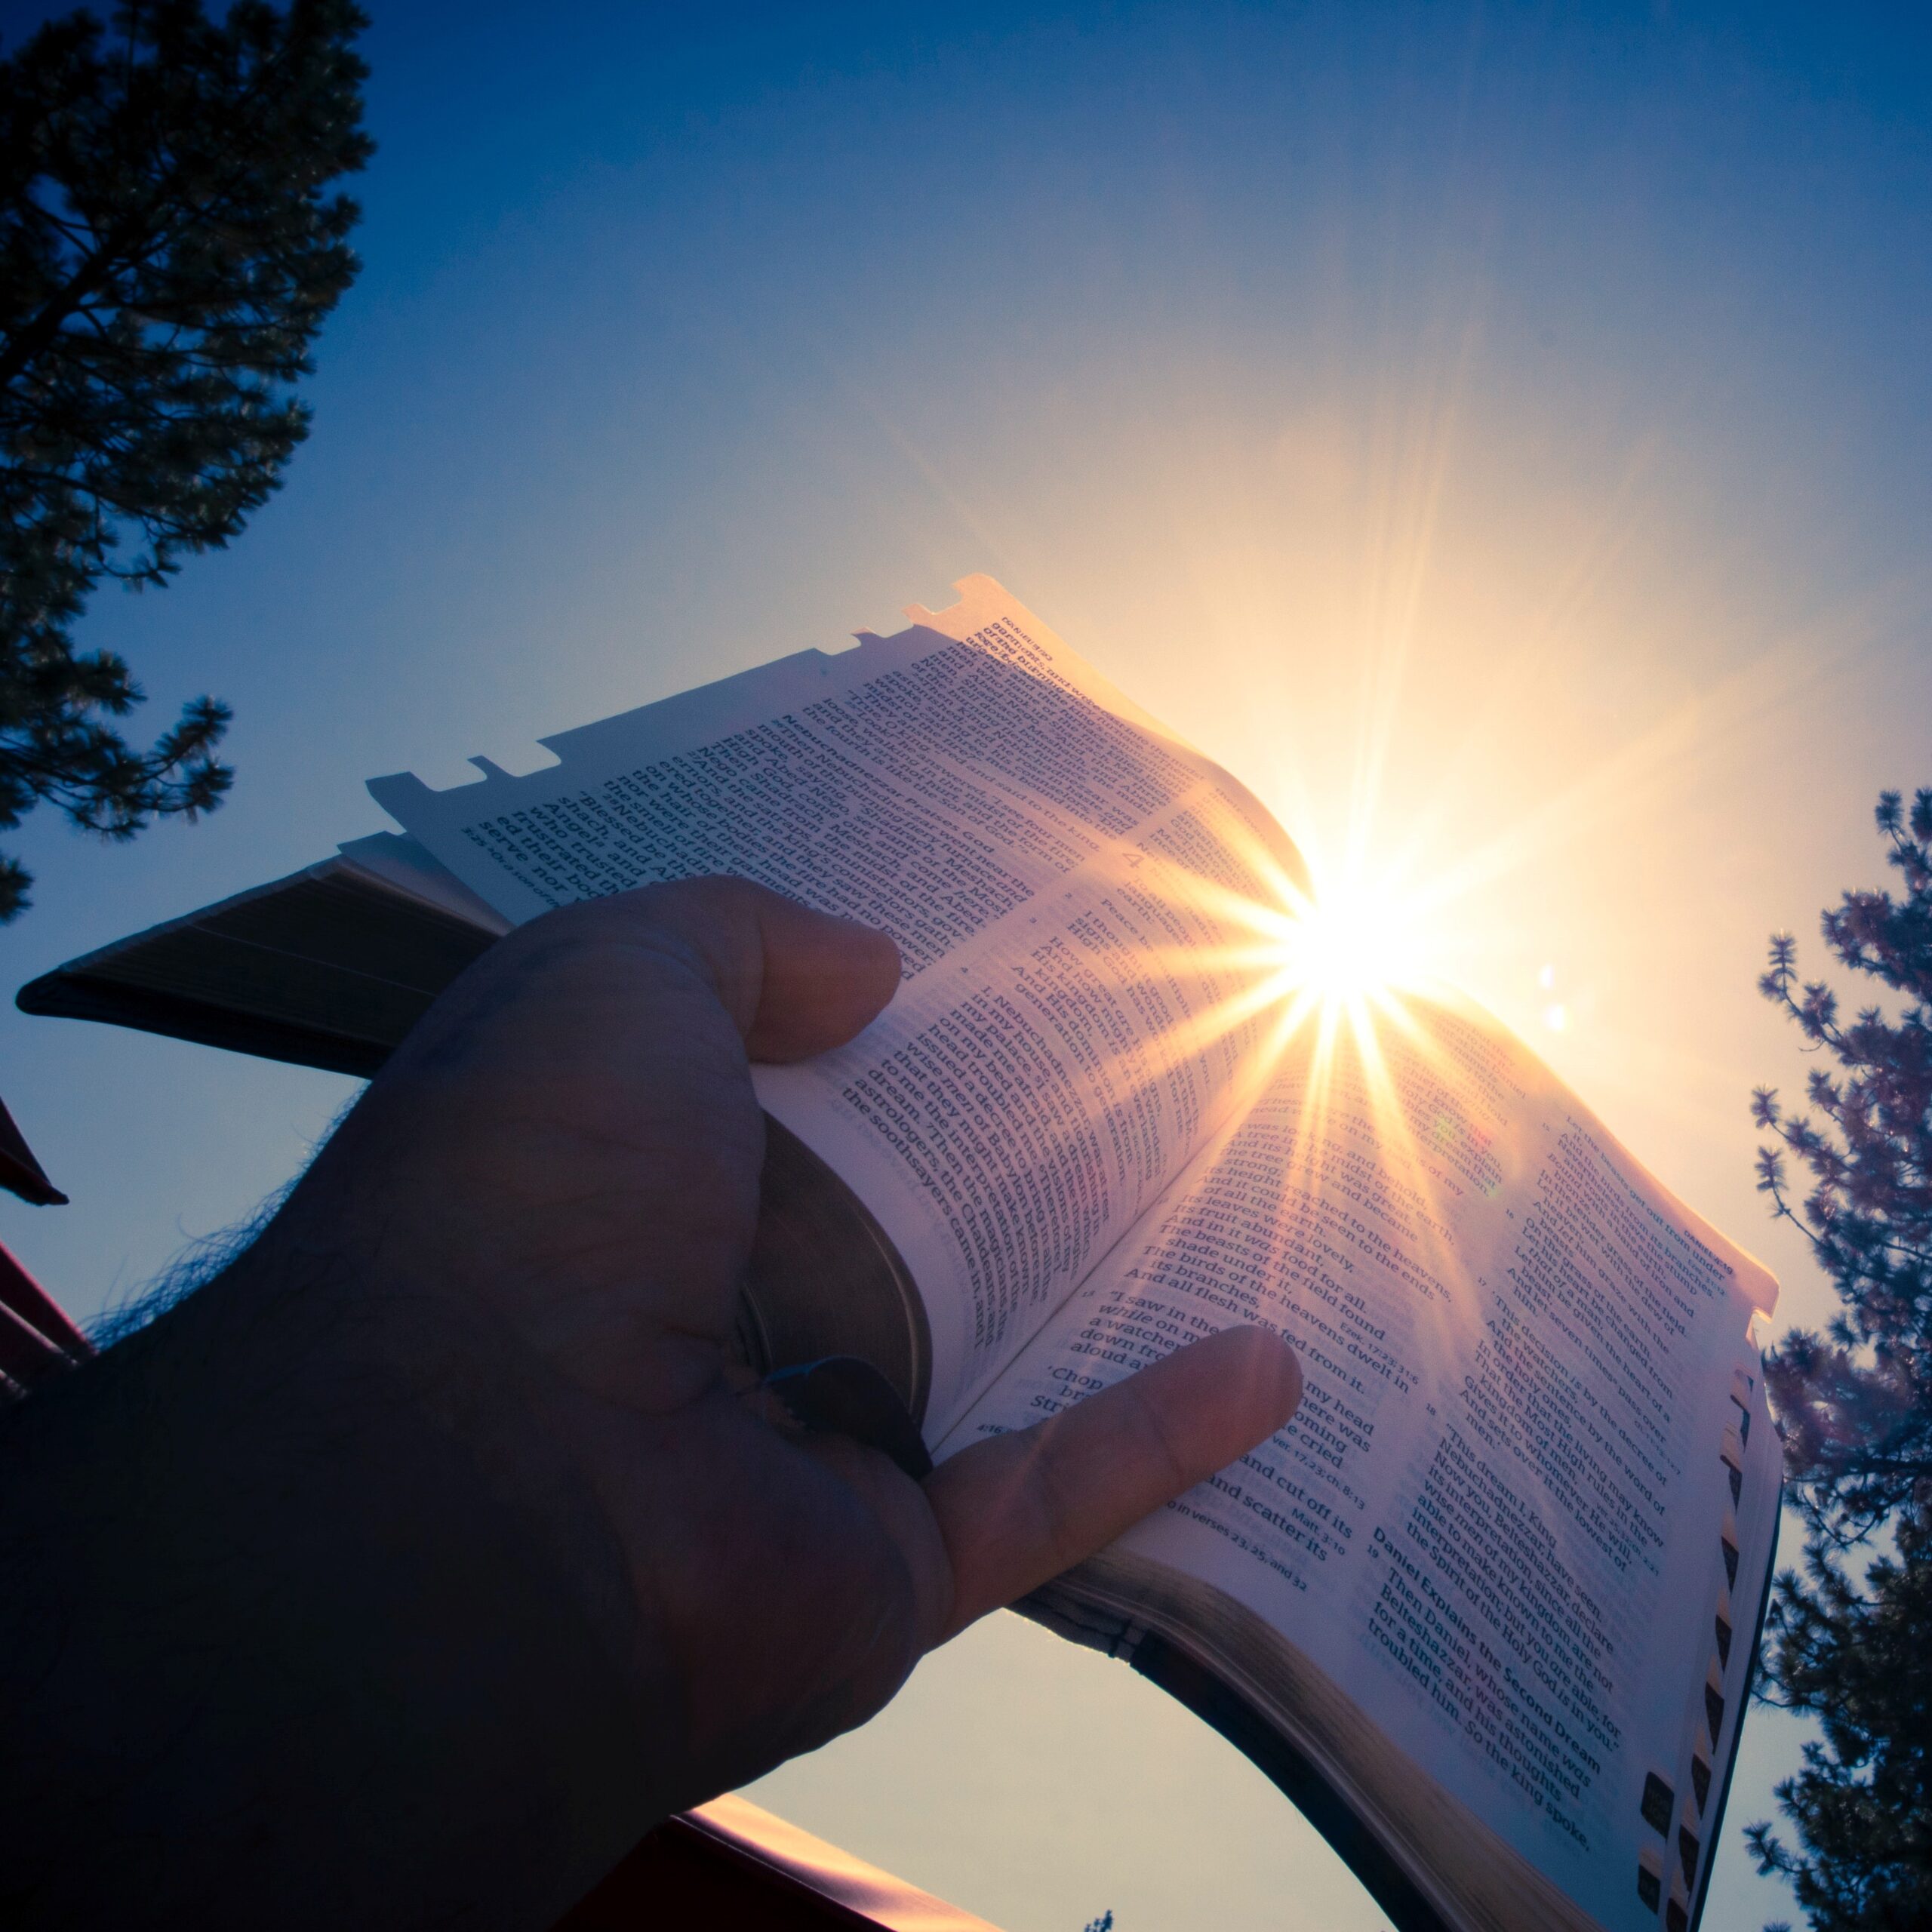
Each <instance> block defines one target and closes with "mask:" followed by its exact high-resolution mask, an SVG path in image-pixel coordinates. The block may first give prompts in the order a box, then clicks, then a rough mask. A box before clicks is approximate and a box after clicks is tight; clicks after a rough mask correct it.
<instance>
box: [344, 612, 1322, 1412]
mask: <svg viewBox="0 0 1932 1932" xmlns="http://www.w3.org/2000/svg"><path fill="white" fill-rule="evenodd" d="M959 587H960V589H961V592H962V595H961V601H960V602H959V603H958V605H955V606H954V607H952V608H951V609H949V610H948V611H943V612H940V613H937V614H934V613H932V612H929V611H919V610H916V609H915V611H913V612H912V613H911V614H912V616H913V617H915V620H916V621H915V624H914V626H913V628H912V629H909V630H907V631H905V632H901V633H900V635H897V636H896V637H893V638H866V640H864V641H863V642H862V643H861V644H860V646H859V647H858V648H857V649H856V650H854V651H848V652H846V653H844V654H842V655H839V656H835V657H829V656H826V655H825V654H822V653H819V652H816V651H808V652H803V653H801V654H798V655H797V656H795V657H790V658H786V659H784V660H781V661H780V662H779V663H776V664H774V665H771V666H766V667H765V668H764V669H763V670H761V671H755V672H746V673H745V674H743V675H742V676H740V677H737V678H729V679H726V680H724V681H723V682H721V683H720V684H718V685H710V686H707V687H706V688H704V689H703V690H702V691H693V692H688V693H686V694H684V695H683V696H682V697H677V698H672V699H669V700H666V701H665V702H663V703H660V704H657V705H652V706H646V707H645V709H642V710H641V711H637V712H630V713H627V714H626V715H623V716H622V717H618V718H608V719H606V720H605V721H602V722H601V723H599V724H592V725H589V726H587V727H586V728H583V729H582V730H580V731H571V732H567V733H565V734H562V735H561V736H559V737H553V738H549V739H546V740H544V743H546V745H547V746H549V748H550V749H551V750H552V751H553V752H555V754H556V755H557V758H558V762H557V764H555V765H553V766H552V767H550V768H547V769H546V770H543V771H537V772H534V773H531V774H529V775H528V776H527V777H512V776H510V775H509V774H507V773H505V772H503V771H500V769H498V768H496V767H495V766H493V765H491V764H490V763H489V762H488V761H487V760H481V759H479V760H477V761H476V762H477V763H478V764H479V765H480V766H481V768H482V769H483V771H484V774H485V776H484V778H483V780H482V782H481V783H477V784H472V785H466V786H457V787H456V788H454V789H451V790H448V791H442V792H435V791H432V790H431V789H429V788H428V787H427V786H424V785H423V784H422V783H420V781H419V780H415V779H414V778H411V777H398V778H388V779H380V780H374V781H373V782H372V783H371V786H370V789H371V792H373V793H374V795H375V797H376V798H377V801H378V802H379V803H380V804H383V806H384V807H385V808H386V809H388V810H389V811H390V812H392V814H394V815H395V817H396V818H398V820H400V821H401V823H402V824H403V825H404V826H405V828H406V829H407V830H408V832H410V834H411V835H412V836H413V837H414V838H415V839H416V840H417V841H419V842H420V845H421V846H422V847H423V848H425V849H426V851H428V852H429V854H431V855H432V857H433V858H434V859H435V860H437V861H438V862H439V863H441V865H443V866H446V867H448V869H449V870H450V871H451V872H452V873H454V875H456V876H457V878H458V879H460V881H462V882H463V884H464V885H465V886H466V887H467V888H469V890H471V891H474V892H475V893H476V894H478V895H479V896H480V897H481V898H482V899H483V900H485V901H486V902H487V903H488V904H489V905H491V906H494V907H495V908H496V909H497V910H498V911H499V912H501V913H502V914H503V915H505V916H506V918H509V919H510V920H512V921H521V920H524V919H527V918H532V917H534V916H536V915H537V914H539V913H540V912H543V911H545V910H546V909H548V908H549V907H552V906H560V905H564V904H568V903H571V902H572V901H574V900H583V899H588V898H594V897H599V896H601V895H602V894H607V893H611V892H616V891H621V890H623V889H624V888H627V887H630V886H635V885H639V884H645V883H647V882H648V881H655V880H663V879H672V878H685V877H691V876H695V875H703V874H708V873H719V872H735V873H738V874H740V875H743V876H745V877H747V878H752V879H755V880H757V881H759V882H760V883H761V884H765V885H768V886H770V887H771V888H774V889H775V890H777V891H780V892H783V893H786V894H789V896H791V897H794V898H796V899H798V900H803V901H804V903H807V904H809V905H812V906H817V907H820V908H821V909H823V910H826V911H828V912H838V913H841V914H844V915H848V916H849V917H851V918H860V919H864V920H866V921H869V922H871V923H872V924H878V925H881V926H883V927H884V928H885V929H886V930H887V931H889V932H890V933H891V934H892V935H893V937H894V939H895V940H897V942H898V943H899V946H900V953H901V955H902V958H903V964H904V976H905V977H904V980H903V984H902V986H901V989H900V992H899V995H898V996H897V998H896V999H895V1000H894V1002H893V1004H892V1005H891V1008H889V1009H888V1011H887V1012H886V1013H885V1014H884V1015H882V1016H881V1018H880V1019H879V1020H878V1021H877V1022H875V1024H874V1025H873V1026H872V1027H870V1028H869V1029H868V1030H867V1031H866V1033H865V1034H864V1035H863V1036H862V1037H861V1038H860V1039H859V1040H857V1041H855V1042H854V1043H853V1044H851V1046H850V1047H848V1048H845V1049H844V1050H843V1051H841V1052H838V1053H836V1054H829V1055H826V1056H825V1057H823V1058H822V1059H820V1060H817V1061H815V1062H814V1063H811V1064H809V1065H807V1066H797V1067H782V1068H780V1067H768V1068H760V1069H757V1070H756V1072H755V1081H756V1084H757V1087H758V1095H759V1098H760V1100H761V1102H762V1103H763V1104H764V1106H765V1108H766V1109H767V1110H768V1112H770V1113H771V1114H772V1115H774V1117H775V1118H777V1119H779V1120H780V1121H783V1123H784V1124H786V1126H787V1127H788V1128H790V1129H791V1130H792V1131H793V1132H794V1133H795V1134H797V1135H798V1137H800V1138H801V1140H804V1142H805V1143H807V1145H808V1146H810V1147H811V1148H812V1149H813V1150H814V1152H817V1153H818V1154H819V1155H821V1156H822V1157H823V1158H824V1159H826V1161H829V1163H830V1164H831V1165H832V1168H834V1169H835V1170H836V1171H837V1172H838V1174H841V1176H842V1177H844V1180H846V1181H847V1182H848V1183H849V1184H850V1185H851V1186H852V1187H853V1188H854V1190H855V1191H856V1192H858V1194H859V1195H860V1197H861V1198H863V1200H864V1201H865V1203H866V1206H867V1207H869V1209H870V1210H871V1211H872V1214H874V1215H875V1217H877V1218H878V1221H879V1222H880V1223H881V1226H883V1227H884V1229H885V1231H886V1232H887V1233H888V1235H890V1237H891V1239H892V1241H893V1242H894V1244H895V1245H896V1246H897V1248H898V1250H899V1251H900V1254H901V1256H902V1257H903V1259H904V1260H905V1261H906V1264H907V1266H909V1269H910V1270H911V1271H912V1275H913V1277H914V1278H915V1280H916V1281H917V1282H918V1284H919V1287H920V1291H921V1296H922V1298H923V1299H924V1302H925V1303H926V1306H927V1311H928V1319H929V1321H930V1324H931V1332H932V1338H933V1356H934V1359H933V1364H932V1385H931V1386H932V1394H931V1400H930V1404H929V1407H928V1426H929V1429H943V1428H945V1427H946V1426H949V1423H951V1421H952V1420H953V1419H954V1418H955V1417H956V1416H957V1415H958V1413H959V1411H960V1410H961V1407H963V1405H964V1403H965V1402H966V1401H968V1399H969V1398H970V1397H971V1395H972V1394H973V1392H975V1391H976V1390H977V1389H979V1388H980V1387H982V1386H984V1385H985V1384H986V1383H987V1382H988V1381H989V1380H991V1379H992V1377H993V1376H994V1375H995V1374H998V1371H999V1370H1000V1369H1001V1367H1004V1364H1006V1362H1007V1361H1009V1360H1010V1359H1011V1357H1012V1355H1014V1352H1016V1351H1017V1349H1018V1348H1019V1347H1020V1346H1021V1345H1022V1344H1023V1343H1024V1342H1025V1341H1026V1339H1027V1337H1029V1335H1030V1334H1032V1331H1034V1329H1035V1328H1036V1327H1038V1324H1039V1323H1040V1322H1041V1321H1042V1320H1043V1319H1044V1318H1045V1316H1046V1315H1047V1314H1048V1312H1050V1311H1051V1309H1052V1308H1053V1307H1054V1306H1055V1305H1056V1304H1057V1302H1058V1301H1059V1300H1061V1299H1063V1297H1065V1296H1066V1294H1068V1293H1069V1292H1070V1291H1072V1288H1073V1287H1074V1286H1075V1284H1077V1283H1078V1281H1080V1280H1081V1278H1083V1277H1084V1275H1085V1274H1086V1273H1087V1272H1088V1269H1090V1268H1091V1266H1093V1264H1094V1262H1095V1261H1096V1260H1097V1259H1098V1258H1099V1257H1100V1256H1101V1255H1103V1254H1105V1253H1106V1251H1108V1250H1109V1248H1110V1247H1112V1245H1113V1244H1114V1243H1115V1241H1117V1240H1118V1239H1119V1238H1120V1237H1121V1235H1122V1234H1123V1232H1124V1231H1125V1230H1126V1229H1128V1228H1129V1227H1130V1226H1131V1225H1132V1224H1133V1223H1134V1220H1135V1219H1136V1217H1137V1216H1138V1215H1139V1214H1140V1213H1141V1212H1142V1211H1143V1209H1144V1208H1145V1207H1146V1206H1147V1204H1149V1202H1151V1201H1153V1200H1154V1199H1155V1198H1156V1197H1157V1196H1158V1195H1159V1194H1160V1193H1161V1191H1162V1190H1163V1189H1164V1188H1165V1187H1166V1186H1168V1183H1170V1182H1171V1180H1173V1179H1174V1177H1175V1176H1176V1175H1177V1174H1179V1173H1180V1171H1181V1170H1182V1169H1183V1168H1185V1167H1186V1164H1187V1163H1188V1162H1189V1161H1190V1160H1191V1159H1192V1158H1193V1157H1194V1156H1195V1154H1196V1153H1197V1152H1198V1151H1199V1149H1200V1148H1201V1146H1202V1145H1204V1143H1205V1141H1206V1140H1207V1138H1208V1137H1209V1136H1211V1134H1213V1133H1214V1131H1217V1129H1218V1128H1219V1127H1220V1125H1221V1124H1222V1123H1223V1121H1224V1120H1225V1119H1226V1118H1227V1116H1228V1115H1229V1112H1230V1110H1231V1109H1232V1108H1233V1107H1234V1106H1235V1105H1236V1104H1237V1103H1238V1096H1239V1093H1240V1091H1241V1083H1242V1081H1243V1079H1244V1075H1246V1073H1247V1071H1248V1069H1251V1066H1253V1064H1254V1057H1255V1055H1254V1049H1255V1048H1256V1045H1257V1042H1258V1041H1259V1040H1260V1038H1262V1037H1263V1032H1264V1030H1265V1028H1266V1024H1267V1023H1268V1009H1269V1004H1270V1000H1271V995H1270V990H1269V989H1270V987H1271V985H1272V980H1273V977H1274V975H1275V973H1276V971H1277V968H1278V961H1277V960H1276V959H1275V958H1274V957H1273V955H1272V953H1271V952H1269V949H1267V948H1266V947H1265V946H1257V944H1256V943H1255V934H1254V930H1253V926H1252V921H1251V919H1250V918H1245V917H1244V911H1246V910H1247V909H1251V908H1252V907H1253V906H1254V905H1255V904H1256V903H1266V904H1268V905H1271V906H1279V904H1280V903H1281V899H1282V897H1283V893H1284V889H1285V888H1286V884H1287V881H1290V880H1292V879H1296V878H1298V876H1299V873H1300V860H1299V859H1298V858H1297V856H1296V854H1295V853H1294V848H1292V846H1291V845H1290V844H1288V842H1287V840H1286V839H1285V838H1284V837H1283V835H1282V834H1281V831H1280V829H1279V828H1278V826H1275V823H1274V822H1273V820H1272V819H1271V818H1270V817H1269V815H1268V814H1267V813H1266V811H1264V810H1263V808H1262V807H1261V806H1260V805H1259V804H1257V802H1256V801H1254V799H1253V798H1251V796H1250V795H1248V793H1247V792H1245V791H1244V789H1242V788H1241V786H1239V785H1238V784H1237V783H1235V781H1234V780H1232V779H1231V778H1229V777H1228V775H1227V774H1226V773H1225V772H1223V771H1220V769H1219V768H1217V767H1216V766H1215V765H1214V764H1211V762H1210V761H1208V760H1207V759H1205V758H1202V757H1201V755H1199V754H1198V752H1194V751H1193V750H1192V749H1190V748H1189V747H1188V746H1185V745H1183V744H1180V743H1178V742H1177V741H1176V740H1173V739H1172V738H1170V737H1165V736H1164V735H1163V734H1161V733H1160V732H1159V731H1158V728H1156V727H1155V726H1154V725H1153V724H1152V721H1151V720H1149V719H1148V718H1146V716H1145V715H1144V714H1143V713H1141V712H1138V711H1137V709H1135V708H1134V706H1131V704H1129V703H1128V701H1127V700H1125V699H1124V698H1123V697H1121V695H1120V694H1118V692H1116V691H1113V690H1112V688H1111V687H1109V685H1106V682H1105V681H1104V680H1103V679H1101V678H1099V677H1098V676H1097V675H1096V674H1095V673H1094V672H1093V671H1092V670H1091V668H1090V667H1088V666H1086V665H1085V664H1084V663H1081V660H1079V659H1078V657H1075V655H1074V654H1073V653H1072V652H1071V651H1069V650H1068V649H1067V648H1066V646H1065V645H1063V644H1062V643H1060V641H1059V640H1058V639H1057V638H1055V637H1054V635H1053V633H1052V632H1050V631H1049V630H1048V629H1046V627H1045V626H1044V625H1043V624H1041V623H1040V622H1039V620H1038V619H1037V618H1035V617H1032V615H1031V614H1029V612H1027V611H1024V610H1023V609H1022V608H1021V607H1020V605H1017V603H1015V602H1014V600H1013V599H1012V598H1011V597H1010V596H1008V594H1007V593H1006V592H1004V590H1002V589H1001V588H1000V587H999V586H998V585H997V584H995V583H992V580H990V579H987V578H983V577H980V578H969V579H968V580H965V581H964V583H962V584H961V586H959Z"/></svg>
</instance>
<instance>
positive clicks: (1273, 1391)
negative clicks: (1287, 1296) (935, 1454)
mask: <svg viewBox="0 0 1932 1932" xmlns="http://www.w3.org/2000/svg"><path fill="white" fill-rule="evenodd" d="M1300 1401H1301V1365H1300V1361H1298V1360H1297V1357H1296V1355H1295V1352H1294V1349H1292V1348H1291V1347H1290V1346H1288V1344H1287V1343H1285V1342H1284V1341H1283V1340H1281V1337H1279V1336H1278V1335H1277V1334H1275V1333H1274V1332H1273V1331H1272V1330H1271V1329H1266V1328H1254V1327H1242V1328H1226V1329H1223V1331H1221V1332H1220V1334H1217V1335H1211V1336H1210V1337H1208V1338H1207V1340H1204V1341H1201V1342H1196V1343H1194V1344H1193V1345H1192V1346H1190V1347H1188V1348H1184V1349H1177V1350H1176V1351H1175V1352H1174V1353H1173V1354H1172V1355H1168V1356H1166V1357H1164V1358H1162V1359H1161V1361H1158V1362H1155V1363H1153V1364H1151V1365H1150V1366H1149V1367H1146V1368H1143V1369H1142V1370H1141V1371H1140V1372H1139V1373H1138V1374H1134V1375H1131V1376H1129V1377H1128V1379H1127V1380H1125V1381H1124V1382H1121V1383H1115V1386H1113V1387H1112V1388H1111V1389H1105V1390H1103V1391H1102V1392H1101V1393H1100V1394H1099V1395H1094V1396H1091V1397H1090V1398H1088V1400H1087V1401H1084V1402H1081V1403H1080V1404H1078V1405H1077V1406H1076V1407H1073V1408H1070V1409H1069V1410H1067V1411H1065V1412H1064V1413H1063V1414H1060V1415H1057V1416H1055V1417H1053V1419H1052V1420H1051V1421H1048V1422H1044V1423H1040V1424H1039V1425H1038V1426H1037V1427H1035V1428H1032V1429H1020V1430H1016V1431H1015V1432H1014V1433H1013V1434H1012V1435H1002V1436H998V1437H995V1438H993V1439H992V1441H986V1442H980V1443H976V1444H974V1446H973V1447H971V1448H970V1449H965V1450H962V1451H961V1452H960V1453H959V1454H958V1455H957V1456H955V1457H953V1458H952V1460H950V1461H949V1462H947V1463H944V1464H943V1465H942V1466H941V1467H940V1469H938V1470H937V1472H936V1473H935V1474H934V1475H933V1476H932V1478H931V1479H930V1480H929V1481H928V1483H927V1484H926V1497H927V1500H928V1503H930V1504H931V1508H932V1511H933V1514H934V1516H935V1517H936V1518H937V1519H938V1521H939V1526H940V1535H941V1537H943V1540H944V1541H945V1543H946V1549H947V1552H948V1554H949V1556H950V1558H951V1559H952V1574H953V1602H952V1614H951V1616H950V1617H949V1620H948V1621H947V1623H946V1626H945V1627H944V1629H943V1632H941V1633H940V1635H939V1636H938V1637H937V1638H935V1639H934V1641H939V1642H943V1641H945V1639H946V1638H948V1637H951V1636H952V1635H955V1634H956V1633H957V1632H959V1631H960V1630H962V1629H964V1628H965V1626H967V1625H968V1624H969V1623H971V1622H973V1621H974V1619H975V1618H976V1617H983V1616H985V1615H986V1613H987V1612H988V1611H991V1610H997V1609H998V1608H999V1607H1000V1606H1001V1604H1009V1603H1011V1602H1013V1601H1014V1600H1015V1599H1016V1598H1020V1597H1022V1596H1024V1595H1026V1592H1028V1591H1029V1590H1032V1589H1038V1587H1039V1586H1040V1585H1041V1584H1042V1583H1045V1582H1046V1581H1047V1580H1048V1578H1049V1577H1057V1576H1058V1575H1059V1574H1060V1572H1061V1571H1063V1570H1065V1569H1067V1568H1069V1567H1070V1566H1071V1565H1072V1564H1075V1563H1078V1561H1080V1560H1081V1558H1083V1557H1086V1556H1091V1555H1093V1553H1094V1552H1095V1551H1096V1550H1097V1549H1103V1548H1104V1547H1105V1546H1106V1545H1107V1544H1109V1543H1111V1542H1112V1541H1113V1540H1114V1539H1115V1537H1118V1535H1120V1534H1121V1532H1122V1531H1125V1530H1127V1529H1128V1528H1130V1527H1132V1525H1133V1524H1135V1523H1137V1522H1138V1521H1140V1519H1141V1518H1142V1517H1143V1516H1145V1515H1147V1514H1148V1513H1149V1512H1150V1511H1152V1510H1155V1509H1158V1508H1159V1507H1160V1506H1161V1504H1162V1503H1166V1502H1169V1501H1171V1500H1172V1499H1173V1498H1174V1497H1177V1496H1178V1495H1180V1494H1181V1492H1182V1491H1183V1490H1186V1489H1191V1488H1192V1487H1193V1486H1194V1485H1195V1484H1196V1483H1198V1482H1200V1481H1203V1480H1204V1478H1207V1477H1208V1476H1210V1475H1213V1474H1214V1472H1215V1471H1216V1470H1217V1469H1225V1468H1226V1466H1227V1465H1228V1464H1229V1463H1232V1462H1234V1461H1235V1460H1237V1459H1238V1458H1239V1457H1242V1456H1244V1455H1245V1454H1247V1451H1249V1450H1251V1449H1252V1448H1253V1447H1254V1445H1255V1444H1257V1442H1260V1441H1263V1440H1264V1439H1265V1438H1267V1437H1268V1436H1269V1435H1272V1434H1273V1433H1274V1432H1275V1430H1276V1429H1279V1428H1280V1427H1281V1425H1282V1424H1283V1423H1285V1422H1286V1421H1287V1420H1288V1418H1289V1417H1291V1415H1293V1414H1294V1412H1295V1410H1296V1408H1297V1406H1298V1405H1299V1404H1300Z"/></svg>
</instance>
